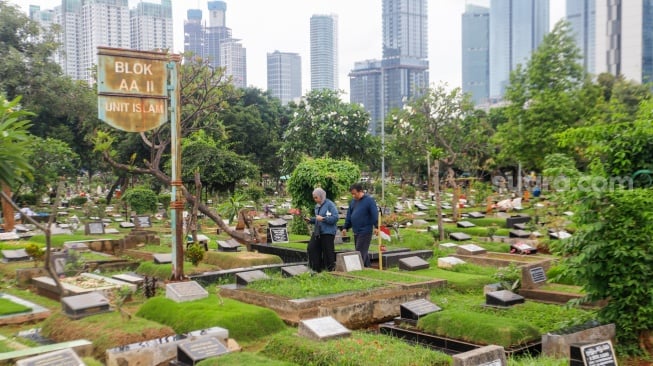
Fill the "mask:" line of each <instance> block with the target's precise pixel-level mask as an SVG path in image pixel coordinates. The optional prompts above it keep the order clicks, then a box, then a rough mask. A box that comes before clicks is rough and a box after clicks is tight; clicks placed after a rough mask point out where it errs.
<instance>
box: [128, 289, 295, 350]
mask: <svg viewBox="0 0 653 366" xmlns="http://www.w3.org/2000/svg"><path fill="white" fill-rule="evenodd" d="M136 315H137V316H139V317H143V318H145V319H149V320H152V321H156V322H159V323H161V324H165V325H168V326H170V327H172V328H173V329H174V330H175V331H176V332H177V333H178V334H179V333H187V332H190V331H194V330H197V329H205V328H210V327H217V326H219V327H222V328H226V329H229V337H232V338H234V339H237V340H238V341H239V342H249V341H253V340H257V339H261V338H265V337H268V336H270V335H272V334H274V333H277V332H279V331H281V330H283V329H285V325H284V323H283V321H282V320H281V318H279V316H278V315H277V314H276V313H275V312H274V311H272V310H270V309H266V308H262V307H259V306H254V305H249V304H244V303H241V302H238V301H235V300H231V299H226V298H225V299H222V300H219V299H218V298H217V296H215V295H210V296H209V297H207V298H204V299H201V300H195V301H188V302H181V303H177V302H174V301H172V300H170V299H166V298H163V297H153V298H151V299H149V300H148V301H147V302H145V303H144V304H143V305H142V306H141V308H140V309H139V310H138V312H137V313H136Z"/></svg>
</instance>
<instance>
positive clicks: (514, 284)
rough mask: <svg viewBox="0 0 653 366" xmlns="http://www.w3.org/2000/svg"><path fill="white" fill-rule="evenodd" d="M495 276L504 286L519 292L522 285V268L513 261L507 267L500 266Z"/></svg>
mask: <svg viewBox="0 0 653 366" xmlns="http://www.w3.org/2000/svg"><path fill="white" fill-rule="evenodd" d="M494 278H496V279H497V281H499V283H500V284H501V287H502V288H504V289H506V290H509V291H513V292H517V290H518V289H519V287H520V285H521V268H520V267H518V266H517V265H516V264H515V263H512V262H511V263H510V264H509V265H508V266H507V267H500V268H499V269H498V270H497V271H496V273H495V274H494Z"/></svg>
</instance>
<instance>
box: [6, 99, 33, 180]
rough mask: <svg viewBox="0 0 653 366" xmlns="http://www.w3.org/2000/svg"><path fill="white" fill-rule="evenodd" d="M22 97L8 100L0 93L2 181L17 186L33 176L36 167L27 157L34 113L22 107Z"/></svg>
mask: <svg viewBox="0 0 653 366" xmlns="http://www.w3.org/2000/svg"><path fill="white" fill-rule="evenodd" d="M19 102H20V97H17V98H15V99H14V100H12V101H7V100H6V99H4V97H3V96H2V95H1V94H0V183H1V182H4V183H6V184H7V185H8V186H9V187H15V186H16V185H17V184H18V183H19V182H21V181H23V180H24V179H25V178H31V177H32V173H33V171H34V168H33V167H32V166H31V165H30V164H29V159H28V158H27V156H28V152H29V148H30V145H29V141H30V140H29V136H30V135H29V132H28V129H29V127H30V121H29V120H28V119H27V118H28V117H30V116H32V115H33V114H32V113H30V112H27V111H24V110H21V109H20V105H19V104H18V103H19Z"/></svg>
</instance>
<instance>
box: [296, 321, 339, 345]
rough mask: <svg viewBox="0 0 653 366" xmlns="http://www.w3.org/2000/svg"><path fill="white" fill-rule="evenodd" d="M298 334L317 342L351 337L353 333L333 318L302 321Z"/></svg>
mask: <svg viewBox="0 0 653 366" xmlns="http://www.w3.org/2000/svg"><path fill="white" fill-rule="evenodd" d="M297 334H298V335H299V336H302V337H306V338H310V339H313V340H316V341H324V340H328V339H335V338H343V337H349V336H351V331H350V330H349V329H347V328H346V327H345V326H343V325H342V324H340V323H339V322H338V321H337V320H335V319H334V318H333V317H331V316H326V317H322V318H315V319H308V320H301V321H300V322H299V327H298V328H297Z"/></svg>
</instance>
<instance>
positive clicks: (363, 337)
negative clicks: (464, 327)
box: [261, 332, 452, 366]
mask: <svg viewBox="0 0 653 366" xmlns="http://www.w3.org/2000/svg"><path fill="white" fill-rule="evenodd" d="M261 354H263V355H265V356H267V357H270V358H272V359H277V360H283V361H287V362H293V363H294V364H297V365H314V366H332V365H333V366H352V365H363V364H364V365H391V366H400V365H432V366H448V365H450V364H451V362H452V361H451V356H448V355H446V354H444V353H441V352H437V351H433V350H431V349H428V348H426V347H422V346H419V345H410V344H408V343H406V342H404V341H403V340H401V339H398V338H393V337H388V336H384V335H379V334H370V333H363V332H354V333H353V334H352V336H351V337H347V338H339V339H334V340H331V341H329V342H318V341H313V340H307V339H305V338H301V337H297V336H295V335H294V334H290V333H289V332H284V333H280V334H277V335H275V336H274V337H272V338H271V339H270V341H269V342H268V343H267V344H266V346H265V348H263V350H261Z"/></svg>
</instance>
